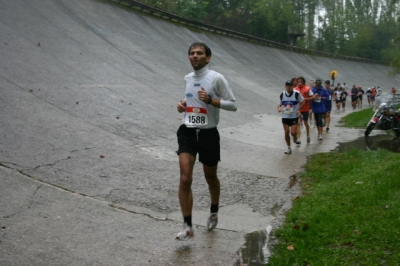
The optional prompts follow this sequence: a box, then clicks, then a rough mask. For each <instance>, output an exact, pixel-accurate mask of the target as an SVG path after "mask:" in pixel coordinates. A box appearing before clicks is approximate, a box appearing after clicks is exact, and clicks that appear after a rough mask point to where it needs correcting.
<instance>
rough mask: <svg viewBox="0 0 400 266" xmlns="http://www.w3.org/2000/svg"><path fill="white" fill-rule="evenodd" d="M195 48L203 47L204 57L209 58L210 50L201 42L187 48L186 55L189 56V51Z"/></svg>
mask: <svg viewBox="0 0 400 266" xmlns="http://www.w3.org/2000/svg"><path fill="white" fill-rule="evenodd" d="M195 47H203V48H204V51H205V52H206V56H211V49H210V47H208V45H207V44H205V43H202V42H194V43H192V45H190V47H189V51H188V55H190V50H192V49H193V48H195Z"/></svg>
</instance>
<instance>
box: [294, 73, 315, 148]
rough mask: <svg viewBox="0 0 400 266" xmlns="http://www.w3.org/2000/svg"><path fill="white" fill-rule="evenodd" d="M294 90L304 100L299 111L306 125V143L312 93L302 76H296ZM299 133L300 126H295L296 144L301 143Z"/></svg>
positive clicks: (308, 133) (312, 98) (308, 136)
mask: <svg viewBox="0 0 400 266" xmlns="http://www.w3.org/2000/svg"><path fill="white" fill-rule="evenodd" d="M294 90H297V91H299V92H300V93H301V96H303V98H304V101H305V102H304V105H303V106H302V107H301V109H300V112H301V117H302V118H303V122H304V126H305V127H306V132H307V143H310V125H309V124H308V115H309V111H310V109H311V107H310V101H311V100H314V94H313V92H312V91H311V89H310V87H308V86H307V85H306V80H305V79H304V77H298V78H297V86H296V88H295V89H294ZM299 119H301V118H299ZM300 135H301V130H300V127H297V142H296V144H297V145H300V144H301V141H300Z"/></svg>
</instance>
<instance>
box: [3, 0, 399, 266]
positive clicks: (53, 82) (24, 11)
mask: <svg viewBox="0 0 400 266" xmlns="http://www.w3.org/2000/svg"><path fill="white" fill-rule="evenodd" d="M0 21H1V23H0V37H1V43H0V60H1V64H0V92H1V93H0V147H1V148H0V181H1V182H0V200H1V205H0V225H1V228H2V230H1V232H0V265H230V264H234V263H235V262H237V261H240V260H241V259H240V255H238V254H240V252H238V250H240V247H241V245H242V244H243V241H244V235H245V234H246V233H249V232H252V231H254V230H262V229H263V228H265V227H266V226H267V225H268V224H271V225H273V226H277V225H279V223H280V222H281V221H282V218H283V215H284V213H285V212H286V211H287V209H288V208H290V206H291V199H292V198H293V197H294V196H297V195H298V194H299V192H298V186H297V185H295V186H289V177H290V176H292V175H294V174H296V173H297V172H298V171H300V170H301V166H302V165H303V164H304V163H305V162H306V157H307V156H308V155H310V154H314V153H318V152H328V151H330V150H332V149H334V148H335V147H336V144H337V142H338V141H349V140H352V139H355V138H357V137H359V136H361V135H362V132H360V131H358V130H351V129H342V128H340V129H339V128H336V127H335V126H334V124H335V123H337V121H338V119H339V118H340V117H341V116H343V115H344V113H340V114H335V113H334V114H332V116H333V122H332V124H333V125H332V127H331V131H330V132H329V133H326V134H325V135H324V142H323V143H321V144H320V143H317V141H316V132H314V131H316V130H315V129H312V134H311V137H312V142H311V144H309V145H306V144H302V146H301V147H297V148H294V151H293V154H292V155H290V156H288V155H285V154H284V153H283V149H284V148H285V142H284V138H283V130H282V126H281V123H280V117H279V115H278V114H277V113H276V104H277V99H278V95H279V94H280V92H281V91H282V89H283V84H284V81H285V80H287V79H290V78H291V77H294V76H299V75H303V76H305V78H306V79H307V80H308V79H310V78H312V79H316V78H321V79H326V78H328V73H329V72H330V71H331V70H333V69H336V70H338V72H339V77H338V80H337V81H338V82H346V83H347V84H349V85H350V84H357V85H361V86H363V87H364V88H365V87H368V86H372V85H376V86H381V88H383V89H384V90H386V89H387V90H388V89H389V88H390V87H392V86H396V85H397V84H399V81H400V79H399V77H396V78H388V77H387V75H386V73H387V72H388V70H389V69H388V67H386V66H382V65H376V64H369V63H360V62H356V61H345V60H338V59H332V58H323V57H318V56H311V55H306V54H296V53H293V52H290V51H286V50H279V49H275V48H270V47H266V46H263V45H259V44H255V43H249V42H246V41H245V40H241V39H236V38H232V37H227V36H223V35H218V34H216V33H212V32H207V31H204V32H201V31H199V30H195V31H194V30H191V29H190V28H187V27H185V26H182V25H179V24H174V23H171V22H169V21H166V20H163V19H158V18H155V17H152V16H148V15H146V14H142V13H137V12H134V11H132V9H130V8H126V7H123V6H121V5H117V4H114V3H112V2H110V1H100V0H99V1H95V0H68V1H61V0H30V1H28V0H13V1H6V0H1V1H0ZM194 41H203V42H206V43H207V44H209V46H210V47H211V49H212V50H213V57H212V60H211V64H210V67H211V68H212V69H215V70H217V71H219V72H221V73H222V74H224V75H225V76H226V78H227V79H228V81H229V82H230V84H231V87H232V89H233V91H234V93H235V96H236V97H237V100H238V104H239V109H238V111H237V112H236V113H231V112H225V111H222V112H221V123H220V126H219V129H220V134H221V145H222V161H221V163H220V166H219V177H220V179H221V184H222V196H221V210H220V224H219V226H218V228H217V230H215V231H214V232H212V233H209V232H207V231H206V230H205V228H204V225H205V222H206V219H207V214H208V208H209V207H208V205H209V195H208V189H207V186H206V184H205V181H204V178H203V176H202V169H201V165H200V164H196V167H195V177H194V179H195V180H194V184H193V193H194V209H195V212H194V218H193V219H194V223H195V224H196V225H198V226H197V227H196V237H195V240H193V241H189V242H184V243H182V242H177V241H175V240H174V236H175V234H176V233H177V232H178V231H179V230H180V228H181V223H182V221H181V220H182V218H181V214H180V207H179V202H178V197H177V189H178V182H179V167H178V160H177V159H178V158H177V156H176V154H175V150H176V149H177V144H176V130H177V128H178V126H179V125H180V123H181V122H182V121H181V115H180V114H178V113H177V111H176V103H177V102H178V101H179V100H180V99H182V98H183V94H184V82H183V76H184V75H186V74H187V73H188V72H190V71H191V66H190V64H189V62H188V59H187V49H188V46H189V45H190V44H191V43H192V42H194ZM346 113H347V112H346ZM303 142H305V141H303ZM242 262H244V261H243V259H242Z"/></svg>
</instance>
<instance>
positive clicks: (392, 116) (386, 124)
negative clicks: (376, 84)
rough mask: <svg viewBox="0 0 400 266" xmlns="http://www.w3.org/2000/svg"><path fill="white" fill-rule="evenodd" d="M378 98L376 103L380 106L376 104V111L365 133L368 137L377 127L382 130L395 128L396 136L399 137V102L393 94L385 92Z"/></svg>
mask: <svg viewBox="0 0 400 266" xmlns="http://www.w3.org/2000/svg"><path fill="white" fill-rule="evenodd" d="M376 98H377V99H376V103H377V104H379V106H375V108H374V111H375V113H374V115H373V116H372V118H371V120H370V121H369V123H368V125H367V128H366V130H365V132H364V135H365V136H366V137H368V136H369V134H370V133H371V131H372V130H373V129H374V128H375V127H376V128H377V129H380V130H393V132H394V134H395V135H396V137H399V136H400V110H399V109H398V103H397V102H396V100H395V99H394V98H393V97H392V96H388V95H385V94H382V95H379V96H378V97H376Z"/></svg>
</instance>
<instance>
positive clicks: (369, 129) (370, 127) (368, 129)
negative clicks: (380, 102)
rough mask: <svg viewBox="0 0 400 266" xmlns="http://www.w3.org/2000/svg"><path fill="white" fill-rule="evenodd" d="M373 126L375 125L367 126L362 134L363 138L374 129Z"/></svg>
mask: <svg viewBox="0 0 400 266" xmlns="http://www.w3.org/2000/svg"><path fill="white" fill-rule="evenodd" d="M375 125H376V124H374V123H371V124H369V125H368V126H367V129H366V130H365V132H364V136H366V137H368V136H369V134H370V133H371V131H372V129H374V127H375Z"/></svg>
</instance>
